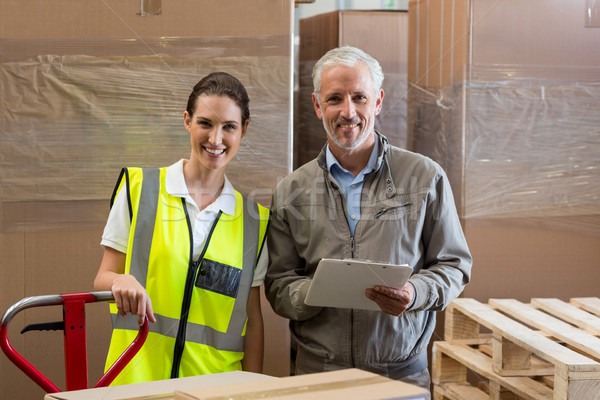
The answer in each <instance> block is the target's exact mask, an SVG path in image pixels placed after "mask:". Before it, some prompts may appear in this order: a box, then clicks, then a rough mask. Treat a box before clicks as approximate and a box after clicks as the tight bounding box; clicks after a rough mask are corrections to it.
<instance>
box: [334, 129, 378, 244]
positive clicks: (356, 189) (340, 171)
mask: <svg viewBox="0 0 600 400" xmlns="http://www.w3.org/2000/svg"><path fill="white" fill-rule="evenodd" d="M378 155H379V140H375V146H373V152H372V153H371V157H369V161H368V162H367V165H366V166H365V168H363V170H362V171H360V173H359V174H358V175H357V176H354V174H353V173H352V172H350V171H348V170H346V169H344V168H343V167H342V166H341V165H340V163H339V162H338V161H337V160H336V158H335V156H334V155H333V153H331V150H329V145H327V150H326V154H325V156H326V161H327V169H328V170H329V172H330V173H331V175H333V177H334V178H335V180H336V182H337V183H338V185H339V186H340V189H341V190H342V192H343V193H344V197H345V198H346V209H347V212H346V218H347V219H348V225H349V226H350V232H351V234H352V236H354V229H355V228H356V224H357V223H358V221H359V220H360V199H361V193H362V188H363V183H364V181H365V178H366V177H367V176H368V175H369V174H370V173H371V172H373V171H374V170H375V168H377V156H378Z"/></svg>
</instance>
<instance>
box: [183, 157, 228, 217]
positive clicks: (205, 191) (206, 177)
mask: <svg viewBox="0 0 600 400" xmlns="http://www.w3.org/2000/svg"><path fill="white" fill-rule="evenodd" d="M183 176H184V178H185V185H186V186H187V189H188V192H189V194H190V196H191V197H192V199H193V200H194V202H196V205H197V206H198V208H199V209H200V211H202V210H204V209H205V208H206V207H207V206H208V205H210V204H212V203H213V202H214V201H215V200H216V199H217V198H218V197H219V195H220V194H221V191H222V190H223V186H224V185H225V171H224V170H206V169H203V168H198V167H197V166H196V165H195V164H194V162H193V161H188V160H186V161H184V164H183Z"/></svg>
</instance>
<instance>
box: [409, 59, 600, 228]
mask: <svg viewBox="0 0 600 400" xmlns="http://www.w3.org/2000/svg"><path fill="white" fill-rule="evenodd" d="M412 89H413V90H411V96H414V100H415V101H413V102H411V103H410V104H412V105H414V107H413V106H411V109H410V110H409V112H410V113H412V118H413V120H414V121H418V122H417V126H418V131H417V130H415V134H414V136H413V137H412V138H411V142H412V143H413V145H414V148H415V150H416V151H418V152H422V153H424V154H427V155H429V156H430V157H432V158H433V159H435V160H437V161H439V162H440V163H441V164H442V166H443V167H444V168H445V169H446V171H447V172H448V175H449V177H450V179H451V181H452V186H453V188H454V189H455V197H456V199H457V203H458V207H459V211H460V214H461V216H462V217H463V218H465V219H467V220H469V219H485V218H494V219H498V218H506V219H508V218H510V219H511V220H512V219H513V218H516V219H518V220H521V221H526V219H527V218H536V221H537V222H538V223H539V221H541V220H544V221H545V222H544V223H546V224H548V225H552V224H560V225H561V226H560V228H561V229H563V228H565V227H568V228H569V229H575V230H579V231H582V232H585V233H586V234H593V235H600V225H598V222H599V217H600V69H598V68H560V67H540V66H522V67H518V66H501V65H474V66H472V69H471V79H470V81H469V82H467V83H461V84H455V85H452V86H451V87H447V88H444V89H441V90H435V89H426V88H422V87H416V86H413V87H412ZM417 132H418V133H417ZM538 217H541V218H540V219H537V218H538ZM564 217H567V218H564Z"/></svg>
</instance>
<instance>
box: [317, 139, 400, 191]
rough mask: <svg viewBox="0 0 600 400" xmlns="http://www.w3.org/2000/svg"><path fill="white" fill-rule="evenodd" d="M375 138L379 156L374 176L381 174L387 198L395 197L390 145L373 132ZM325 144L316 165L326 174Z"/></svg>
mask: <svg viewBox="0 0 600 400" xmlns="http://www.w3.org/2000/svg"><path fill="white" fill-rule="evenodd" d="M375 136H376V138H377V139H378V140H379V156H378V157H377V167H376V168H375V171H374V172H375V173H376V174H383V175H384V178H385V191H386V196H387V198H388V199H389V198H391V197H394V196H395V195H396V186H395V185H394V179H393V178H392V170H391V168H390V164H389V160H388V157H389V153H390V147H391V146H390V143H389V142H388V140H387V138H386V137H385V136H383V135H382V134H381V133H379V132H377V131H375ZM326 154H327V143H326V144H325V145H324V146H323V148H321V152H320V153H319V155H318V156H317V164H318V165H319V167H320V168H321V169H323V170H324V171H325V173H328V172H329V171H328V170H327V155H326Z"/></svg>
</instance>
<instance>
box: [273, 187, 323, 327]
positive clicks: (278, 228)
mask: <svg viewBox="0 0 600 400" xmlns="http://www.w3.org/2000/svg"><path fill="white" fill-rule="evenodd" d="M278 197H284V196H282V195H281V192H279V195H278V192H277V190H276V191H275V194H274V195H273V200H272V202H271V221H270V226H269V233H268V236H267V248H268V251H269V267H268V269H267V276H266V277H265V294H266V297H267V299H268V300H269V303H270V304H271V307H273V310H274V311H275V312H276V313H277V314H279V315H280V316H282V317H284V318H288V319H291V320H306V319H309V318H312V317H313V316H315V315H317V314H318V313H319V312H320V311H321V309H322V307H313V306H308V305H306V304H304V299H305V298H306V293H307V292H308V287H309V286H310V283H311V278H310V277H308V276H306V274H305V273H304V271H305V264H306V263H305V261H304V260H303V259H302V258H301V257H300V256H299V255H298V252H297V251H296V245H295V240H302V238H293V237H292V234H291V230H290V225H289V224H290V223H301V221H299V220H295V219H294V218H293V213H292V212H288V210H287V209H286V208H285V205H284V204H285V202H281V203H278V201H277V198H278ZM288 215H292V216H290V217H289V219H288ZM290 220H291V221H290Z"/></svg>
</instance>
